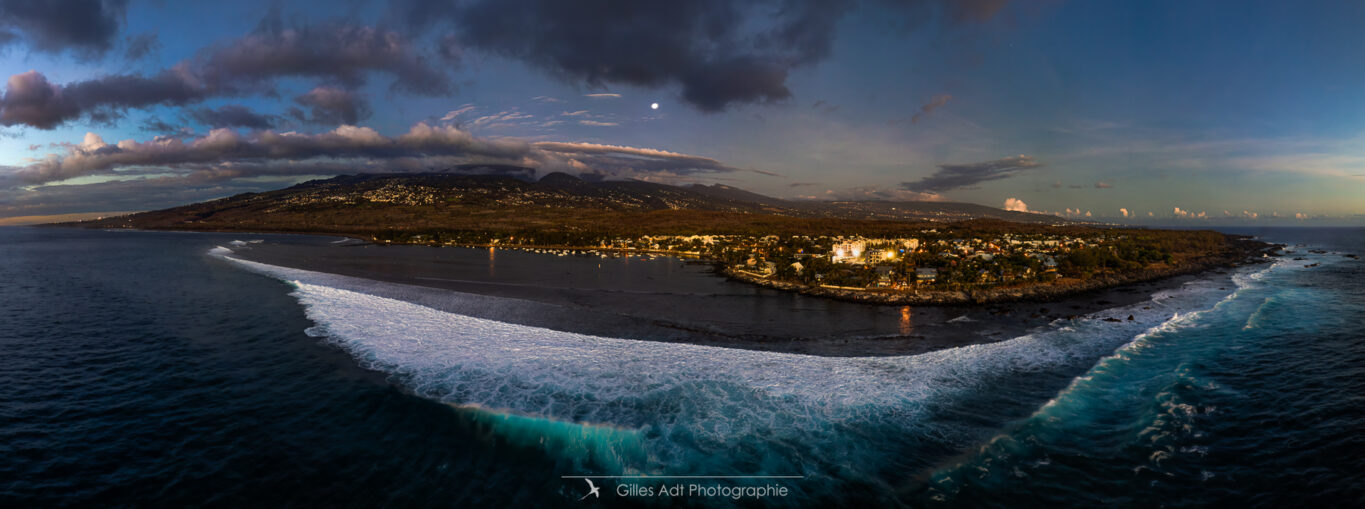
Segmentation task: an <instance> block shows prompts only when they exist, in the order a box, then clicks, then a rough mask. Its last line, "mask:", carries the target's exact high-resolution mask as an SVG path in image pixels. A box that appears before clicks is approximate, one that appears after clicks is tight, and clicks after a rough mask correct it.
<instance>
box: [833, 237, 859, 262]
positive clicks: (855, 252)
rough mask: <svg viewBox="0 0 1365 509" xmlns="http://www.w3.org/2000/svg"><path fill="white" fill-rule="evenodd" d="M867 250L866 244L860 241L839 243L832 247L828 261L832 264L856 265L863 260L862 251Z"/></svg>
mask: <svg viewBox="0 0 1365 509" xmlns="http://www.w3.org/2000/svg"><path fill="white" fill-rule="evenodd" d="M866 250H867V243H866V242H863V241H861V240H858V241H851V242H840V243H838V244H835V245H834V249H833V250H832V251H830V254H829V258H830V261H832V262H834V263H857V262H860V261H862V259H863V251H866Z"/></svg>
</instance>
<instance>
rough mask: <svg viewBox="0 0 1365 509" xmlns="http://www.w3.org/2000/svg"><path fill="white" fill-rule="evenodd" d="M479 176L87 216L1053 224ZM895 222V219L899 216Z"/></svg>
mask: <svg viewBox="0 0 1365 509" xmlns="http://www.w3.org/2000/svg"><path fill="white" fill-rule="evenodd" d="M478 169H480V170H484V171H485V173H483V174H468V173H463V172H462V173H452V172H433V173H406V174H359V175H343V176H338V177H333V178H329V179H322V180H313V181H308V182H304V183H301V184H298V185H295V186H292V187H289V188H285V189H280V190H276V191H268V192H262V193H246V194H239V195H236V196H232V197H228V198H222V199H218V200H212V201H207V202H203V203H196V204H193V205H186V206H183V207H175V208H170V209H165V210H158V211H152V212H143V213H138V214H132V215H128V216H122V217H115V218H107V219H103V220H99V221H87V222H83V223H80V224H81V225H82V226H92V227H123V228H142V229H190V230H258V231H309V232H331V233H351V234H365V233H373V232H376V231H419V230H446V231H505V232H518V231H545V230H551V231H572V232H601V233H613V232H630V233H664V232H671V233H702V232H707V233H723V232H725V231H760V230H763V229H767V230H772V231H773V232H774V233H778V232H785V231H793V232H796V231H812V229H818V230H820V231H829V232H843V231H847V232H848V233H854V232H853V231H851V230H849V229H850V228H853V229H867V228H872V229H878V228H887V227H891V228H896V227H898V226H895V225H899V224H905V223H907V222H923V221H932V222H944V221H961V220H969V219H997V220H1005V221H1011V222H1016V223H1033V224H1055V223H1061V222H1064V221H1062V220H1060V219H1059V218H1057V217H1055V216H1048V215H1042V214H1030V213H1023V212H1010V211H1005V210H1000V209H996V208H992V207H986V206H982V205H975V204H970V203H950V202H859V201H845V202H818V201H793V200H782V199H778V198H772V197H768V196H764V195H761V194H757V193H752V192H749V191H745V190H743V189H738V188H735V187H730V186H725V185H720V184H715V185H690V186H673V185H667V184H658V183H652V182H642V181H606V180H603V181H591V180H584V179H581V178H579V177H575V176H573V175H569V174H566V173H551V174H549V175H546V176H544V177H543V178H541V179H539V180H530V179H528V178H526V177H527V176H528V175H533V174H534V172H533V171H532V170H530V169H528V168H518V167H482V166H481V167H479V168H478ZM893 223H894V224H893Z"/></svg>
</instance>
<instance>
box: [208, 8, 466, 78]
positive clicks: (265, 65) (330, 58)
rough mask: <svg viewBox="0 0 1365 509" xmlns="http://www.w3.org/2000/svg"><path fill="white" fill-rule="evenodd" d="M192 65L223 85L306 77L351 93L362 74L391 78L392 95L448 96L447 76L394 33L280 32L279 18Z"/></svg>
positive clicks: (343, 28) (326, 28)
mask: <svg viewBox="0 0 1365 509" xmlns="http://www.w3.org/2000/svg"><path fill="white" fill-rule="evenodd" d="M195 64H196V65H195V67H196V68H198V69H200V70H201V73H200V74H201V75H202V76H203V77H204V78H205V79H206V80H209V81H216V82H224V83H250V82H260V81H267V80H272V79H274V78H278V77H282V76H306V77H316V78H324V79H328V80H331V81H334V82H336V83H338V84H341V85H345V86H347V87H355V86H358V85H360V84H362V83H364V81H365V74H366V73H368V72H381V73H386V74H389V75H391V76H393V77H394V81H393V84H392V85H391V88H392V89H393V90H395V91H400V92H410V93H415V94H422V95H444V94H448V93H450V92H451V90H452V85H451V83H450V81H449V79H448V77H447V76H446V74H445V73H444V72H442V71H440V70H438V69H436V68H434V67H432V66H430V65H428V63H427V60H426V58H425V57H423V56H422V55H421V52H420V51H417V49H416V48H414V47H413V46H412V45H411V44H410V43H409V41H408V40H407V38H405V37H403V36H402V35H400V34H398V33H397V32H394V31H391V30H384V29H379V28H375V27H369V26H357V25H344V24H322V25H317V26H299V27H293V28H285V27H284V26H283V23H282V22H281V21H280V20H279V17H278V14H272V15H271V16H269V17H267V18H266V19H265V20H263V21H262V22H261V24H260V26H259V27H258V28H257V29H256V30H255V31H254V32H252V33H251V34H248V35H247V36H245V37H242V38H240V39H237V40H234V41H231V42H230V43H228V44H222V45H217V46H213V47H210V48H207V49H205V50H203V51H200V53H199V55H198V57H196V62H195Z"/></svg>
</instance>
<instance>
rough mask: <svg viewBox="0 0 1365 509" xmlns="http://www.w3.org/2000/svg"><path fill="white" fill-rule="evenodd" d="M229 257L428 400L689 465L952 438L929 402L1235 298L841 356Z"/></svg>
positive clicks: (1206, 289) (1107, 349)
mask: <svg viewBox="0 0 1365 509" xmlns="http://www.w3.org/2000/svg"><path fill="white" fill-rule="evenodd" d="M229 253H230V251H229V252H221V251H218V250H217V249H215V250H214V254H217V255H226V254H229ZM224 257H225V258H226V259H228V260H232V261H234V262H236V263H238V264H241V265H242V266H244V267H246V268H248V269H251V270H253V271H257V272H260V273H264V274H267V275H270V276H273V277H276V278H279V279H282V280H285V281H288V282H290V283H291V284H292V285H293V286H294V287H295V291H294V293H293V295H294V296H295V297H297V298H298V299H299V301H300V303H302V304H303V306H304V308H305V310H306V313H307V315H308V317H309V318H310V319H312V320H313V321H314V322H315V323H316V327H314V328H313V329H311V330H310V331H309V333H310V335H316V336H325V337H326V338H327V339H328V340H329V341H332V342H334V343H335V344H337V345H339V346H341V347H343V348H345V349H346V350H348V351H349V352H350V353H351V354H352V355H353V356H354V357H355V358H356V359H357V360H358V361H359V362H360V363H361V364H362V365H364V366H366V367H368V368H371V369H376V370H380V371H384V372H387V373H391V374H393V375H395V376H397V377H398V379H399V381H400V382H401V383H404V384H406V385H408V386H409V387H410V388H411V389H412V390H413V391H414V392H416V393H418V394H420V395H423V396H425V397H429V398H432V399H435V400H438V401H442V402H447V403H451V404H459V405H478V406H480V407H482V408H491V409H506V410H509V411H512V412H516V413H518V414H523V415H530V416H540V417H546V418H551V419H557V420H562V421H569V422H582V423H603V424H609V425H613V426H620V427H625V428H641V429H643V430H645V431H646V433H645V434H646V435H647V436H649V437H652V439H650V442H651V443H650V445H651V446H652V450H651V460H652V461H654V462H656V463H660V464H663V465H665V466H666V465H670V464H672V465H678V464H688V462H689V461H696V460H697V458H698V457H702V456H704V453H705V451H706V450H707V449H711V450H713V452H714V451H715V450H719V449H722V448H727V447H735V446H736V444H740V443H744V442H743V441H744V440H745V438H752V437H755V436H765V437H768V438H777V439H786V440H790V441H792V442H795V443H800V444H803V445H806V444H811V443H814V442H824V441H826V440H825V439H828V438H829V437H830V433H831V432H830V431H829V429H830V427H831V426H839V425H840V423H849V422H858V423H877V424H878V425H891V426H894V427H895V428H897V429H898V430H899V431H901V432H907V433H915V432H922V433H931V434H934V435H936V436H944V435H950V434H951V433H953V431H952V430H943V429H928V428H927V426H930V425H929V424H926V423H924V422H923V420H922V419H921V417H922V415H923V413H924V411H925V407H926V405H928V404H930V403H932V402H934V401H942V400H943V398H952V397H953V396H954V395H957V394H960V393H962V392H964V391H971V390H981V389H989V387H990V386H991V385H992V384H997V383H1005V382H1004V381H1005V380H1007V379H1008V377H1009V376H1010V375H1012V374H1019V373H1022V372H1037V371H1043V370H1050V369H1053V368H1058V367H1071V368H1077V367H1079V368H1081V369H1083V368H1084V367H1088V366H1091V365H1093V364H1094V362H1095V360H1096V359H1098V358H1100V357H1102V356H1104V355H1107V354H1110V353H1112V352H1114V349H1115V348H1117V347H1120V346H1122V345H1124V344H1127V343H1130V342H1133V338H1134V337H1135V336H1138V339H1139V340H1140V339H1141V336H1142V335H1144V334H1151V333H1153V332H1154V331H1155V330H1160V328H1163V327H1175V326H1178V323H1179V322H1180V321H1182V319H1183V318H1185V317H1186V316H1188V315H1180V314H1177V315H1176V316H1175V317H1174V318H1172V319H1170V320H1167V317H1169V316H1171V309H1172V308H1173V307H1174V308H1180V309H1199V308H1205V307H1207V306H1208V304H1209V303H1210V302H1212V301H1213V300H1215V299H1217V298H1221V297H1223V296H1225V295H1226V294H1227V292H1226V291H1221V292H1220V291H1218V289H1217V287H1216V286H1211V285H1189V286H1186V287H1185V288H1183V289H1181V290H1179V291H1174V292H1169V293H1168V294H1167V295H1165V300H1166V305H1165V306H1147V307H1151V308H1152V309H1150V310H1144V309H1142V308H1143V307H1144V306H1143V305H1142V304H1136V305H1132V306H1127V307H1124V308H1118V309H1114V310H1109V311H1107V312H1106V313H1118V314H1120V315H1130V314H1131V315H1135V320H1134V321H1131V322H1129V321H1124V322H1120V323H1115V322H1105V321H1102V320H1098V319H1095V318H1083V319H1079V320H1076V321H1075V322H1072V323H1069V324H1068V325H1067V326H1066V327H1049V328H1043V329H1040V330H1037V331H1035V332H1033V333H1031V334H1027V335H1024V336H1020V337H1016V338H1013V339H1010V340H1006V341H1001V342H996V343H987V344H974V345H968V346H963V347H959V348H952V349H945V350H938V351H934V352H929V353H924V354H920V355H913V356H900V357H852V358H848V357H844V358H835V357H820V356H812V355H803V354H793V353H776V352H760V351H753V350H742V349H731V348H721V347H712V346H700V345H692V344H682V343H662V342H652V341H639V340H630V339H619V338H609V337H599V336H589V335H584V334H576V333H571V332H563V331H556V330H551V329H545V328H538V327H531V326H526V325H518V324H512V323H504V322H498V321H493V320H486V319H481V318H474V317H470V316H463V315H457V314H452V313H447V312H443V311H439V310H436V309H433V308H430V307H425V306H421V305H418V304H413V303H410V302H405V301H401V300H395V299H389V298H384V297H378V296H375V295H370V294H366V293H361V292H357V291H352V290H348V289H343V288H341V287H343V286H347V283H346V281H345V279H347V278H344V277H342V276H335V275H330V274H323V273H317V272H310V271H304V270H298V269H289V268H284V267H277V266H272V265H266V264H261V263H256V262H250V261H246V260H239V259H235V258H232V257H228V256H224ZM1154 324H1155V325H1154ZM1144 331H1145V332H1144ZM680 430H685V431H686V433H687V438H686V439H685V440H684V439H680V438H679V436H678V435H677V433H679V432H680ZM750 442H752V441H750ZM843 442H845V443H847V442H848V441H843ZM862 447H867V448H871V449H875V448H876V447H875V445H871V446H869V445H863V446H862ZM683 449H692V450H691V451H688V450H683ZM697 449H700V450H701V451H702V453H703V454H701V455H699V454H696V450H697ZM822 452H826V453H828V452H834V453H836V454H837V453H838V452H837V451H828V450H825V451H822ZM864 452H866V451H864Z"/></svg>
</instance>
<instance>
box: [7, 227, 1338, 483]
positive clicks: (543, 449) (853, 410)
mask: <svg viewBox="0 0 1365 509" xmlns="http://www.w3.org/2000/svg"><path fill="white" fill-rule="evenodd" d="M1250 233H1254V234H1257V235H1261V236H1262V237H1264V238H1266V239H1267V240H1272V241H1277V242H1285V243H1288V244H1290V245H1291V246H1294V245H1297V244H1303V246H1302V247H1291V249H1293V250H1294V251H1295V252H1294V253H1291V254H1290V255H1289V256H1286V257H1284V258H1281V259H1279V260H1277V261H1276V262H1275V263H1273V264H1262V265H1256V266H1249V267H1244V268H1240V269H1237V270H1236V271H1234V272H1233V273H1232V274H1228V275H1225V276H1218V275H1210V276H1209V277H1208V278H1206V279H1201V280H1199V281H1194V282H1191V283H1190V284H1187V285H1184V286H1182V287H1180V288H1175V289H1170V290H1164V291H1162V292H1159V293H1158V294H1156V295H1153V297H1152V299H1151V300H1150V301H1147V302H1143V303H1139V304H1137V305H1133V306H1128V307H1124V308H1122V309H1115V310H1111V311H1110V312H1108V313H1107V314H1106V315H1112V314H1115V313H1117V314H1120V315H1128V314H1132V315H1134V316H1135V320H1133V321H1132V322H1128V321H1124V322H1123V323H1118V324H1115V323H1111V322H1105V321H1102V320H1099V319H1097V318H1085V319H1081V320H1077V321H1074V322H1072V321H1059V322H1057V323H1054V324H1052V325H1049V326H1046V327H1041V328H1039V329H1036V330H1033V331H1031V332H1030V333H1029V334H1026V335H1023V336H1019V337H1016V338H1010V339H1007V340H1004V341H1000V342H996V343H989V344H977V345H970V346H965V347H961V348H953V349H946V350H939V351H934V352H930V353H926V354H920V355H912V356H899V357H895V356H893V357H873V358H857V357H854V358H829V357H815V356H806V355H795V354H782V353H774V352H760V351H750V350H733V349H724V348H716V347H706V346H693V345H685V344H671V343H670V344H664V343H654V342H648V341H634V340H625V339H615V338H610V337H600V336H584V335H580V334H574V333H570V332H561V331H555V330H550V329H540V328H535V327H529V326H524V325H515V324H509V323H502V322H497V321H492V320H486V319H479V318H473V317H468V316H461V315H455V314H450V313H445V312H441V311H437V310H435V309H432V308H427V307H422V306H418V305H414V304H411V303H408V302H404V301H400V300H392V299H387V298H383V297H377V296H374V295H372V294H370V293H366V291H365V289H366V288H373V287H375V286H374V285H380V284H381V283H374V282H366V281H358V280H354V279H352V278H343V277H339V276H332V275H328V274H320V273H315V272H307V271H298V270H290V269H286V268H282V267H274V266H265V265H259V264H252V263H249V262H242V261H234V260H233V259H232V258H233V256H232V254H231V253H232V251H233V250H234V249H237V250H240V249H242V248H243V247H241V246H234V245H233V244H232V243H231V241H232V240H234V239H247V238H249V239H264V240H265V241H266V242H271V241H272V239H275V238H274V237H269V236H259V235H257V236H250V237H242V236H225V235H209V234H177V233H134V232H101V231H76V230H62V229H34V228H3V229H0V458H4V461H3V462H0V506H6V507H44V506H82V507H86V506H98V507H120V506H156V507H165V506H171V507H177V506H228V507H240V506H258V507H280V506H295V507H313V506H336V507H374V506H402V507H459V506H468V505H496V506H507V505H517V506H564V505H618V506H619V505H639V504H655V505H666V506H673V505H708V506H713V505H719V506H724V505H740V506H764V505H787V506H803V505H805V506H841V505H842V506H851V505H865V504H868V503H875V504H879V505H891V506H895V505H903V506H926V505H928V506H932V505H960V506H972V507H978V506H985V507H991V506H996V507H1019V506H1054V505H1066V506H1076V505H1085V506H1094V505H1098V504H1106V505H1117V506H1142V507H1147V506H1205V505H1232V504H1236V505H1239V506H1248V507H1279V506H1286V505H1293V506H1299V505H1327V506H1359V505H1362V504H1365V473H1362V472H1365V434H1362V430H1365V332H1362V323H1365V262H1361V261H1358V260H1353V259H1349V258H1346V257H1343V256H1342V253H1357V254H1362V253H1365V230H1361V229H1268V230H1261V231H1256V232H1250ZM248 248H249V247H248ZM1309 249H1322V250H1326V251H1328V252H1327V253H1310V252H1308V250H1309ZM1293 257H1303V258H1305V260H1302V261H1295V260H1293V259H1292V258H1293ZM547 263H552V262H547ZM1314 263H1316V264H1318V265H1317V266H1315V267H1305V265H1311V264H1314ZM450 298H452V299H458V298H462V297H461V296H460V295H458V294H452V295H451V297H450ZM480 302H483V301H480ZM832 319H838V317H832ZM722 474H724V475H740V474H746V475H747V474H763V475H794V476H798V477H799V479H784V480H776V481H764V480H728V481H704V482H705V483H712V484H718V485H724V486H745V485H759V484H769V483H776V484H780V485H782V486H784V487H786V488H787V489H788V490H789V495H788V496H787V497H777V498H767V499H763V500H757V501H755V500H749V499H744V500H740V501H738V502H736V501H734V500H732V499H728V498H721V497H710V498H707V497H690V498H668V497H654V498H638V497H634V498H630V497H619V496H618V495H617V494H616V493H615V491H616V489H617V486H618V485H619V484H622V483H626V482H637V483H638V481H620V480H613V479H602V480H598V481H597V484H598V485H599V486H602V487H603V490H602V491H603V496H602V498H600V499H595V498H589V499H588V500H586V501H583V502H581V503H580V502H579V498H580V497H582V496H583V495H584V494H585V492H586V489H585V488H586V485H585V483H584V482H583V481H582V480H580V479H563V478H561V476H565V475H653V476H660V475H674V476H676V475H722ZM644 483H645V484H651V485H659V484H662V483H664V481H660V480H652V481H645V482H644Z"/></svg>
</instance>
